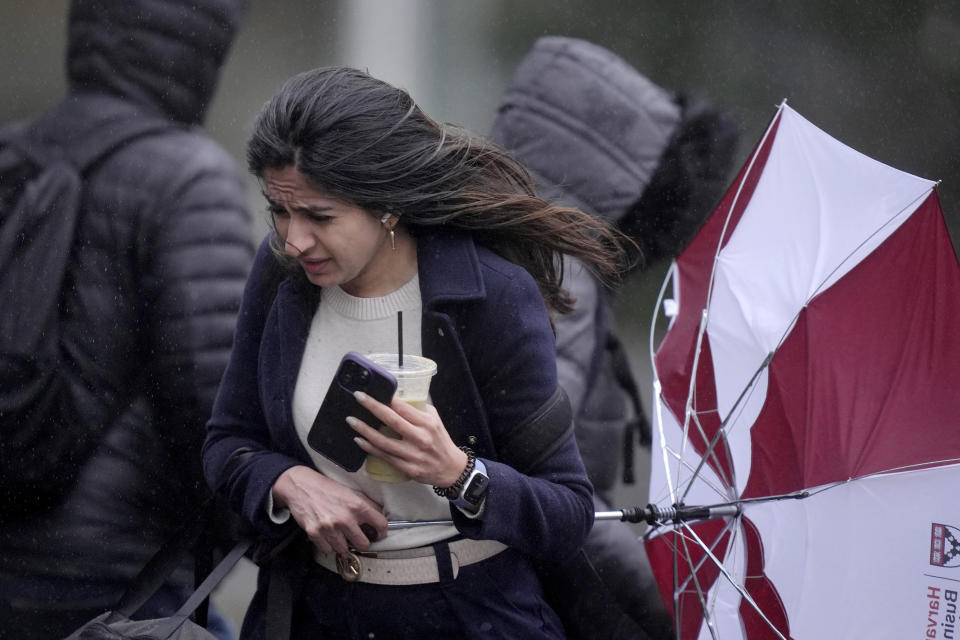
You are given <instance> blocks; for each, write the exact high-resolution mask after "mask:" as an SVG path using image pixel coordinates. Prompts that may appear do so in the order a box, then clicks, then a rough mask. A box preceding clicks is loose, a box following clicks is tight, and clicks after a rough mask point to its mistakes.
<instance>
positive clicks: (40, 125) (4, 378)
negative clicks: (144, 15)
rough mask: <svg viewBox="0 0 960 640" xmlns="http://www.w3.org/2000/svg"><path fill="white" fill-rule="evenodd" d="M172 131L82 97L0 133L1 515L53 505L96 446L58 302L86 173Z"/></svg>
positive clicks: (109, 102) (127, 108) (115, 105)
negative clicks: (78, 400)
mask: <svg viewBox="0 0 960 640" xmlns="http://www.w3.org/2000/svg"><path fill="white" fill-rule="evenodd" d="M175 126H178V125H175V124H174V123H172V122H170V121H167V120H164V119H161V118H159V117H153V116H150V117H147V116H144V115H143V114H141V113H138V112H137V111H136V109H135V107H133V106H131V105H128V104H126V103H124V102H122V101H120V100H119V99H116V98H112V97H109V96H99V95H86V96H82V97H79V98H77V99H75V100H73V101H71V102H70V103H61V104H59V105H57V106H55V107H54V108H53V109H51V110H50V111H48V112H47V113H45V114H43V115H42V116H41V117H40V118H38V119H37V120H36V121H34V122H33V123H31V124H29V125H8V126H6V127H4V128H3V129H0V299H2V300H3V309H2V311H0V512H3V513H5V514H6V515H7V516H11V515H24V514H29V513H35V512H38V511H40V510H42V509H43V508H46V507H47V506H49V505H50V504H52V503H55V502H56V501H57V500H58V499H59V497H60V496H62V495H63V494H65V492H66V491H67V489H68V488H69V487H70V486H71V485H72V483H73V480H74V478H75V477H76V474H77V473H78V472H79V469H80V467H81V466H82V464H83V462H84V461H85V460H86V459H87V457H88V456H89V454H90V453H92V451H93V449H94V448H95V446H96V445H97V442H96V439H95V438H93V437H91V436H90V435H89V434H90V433H91V432H94V433H95V430H92V429H90V428H89V425H85V424H84V423H83V416H82V415H79V414H80V413H81V412H79V411H78V410H77V408H76V406H75V402H74V399H73V398H72V397H71V394H70V389H69V388H68V385H66V384H65V383H64V381H63V380H62V379H61V378H60V376H62V367H63V362H62V361H63V356H62V353H61V352H62V351H63V347H62V345H61V344H60V339H59V338H60V330H59V324H60V314H61V309H60V307H59V305H60V300H61V293H62V291H63V288H64V286H65V285H66V283H67V281H68V279H67V278H66V274H67V272H68V265H69V264H70V257H71V254H72V247H73V243H74V234H75V231H76V228H77V221H78V219H79V218H80V213H81V212H80V209H81V201H82V197H83V178H84V175H85V174H86V173H88V172H89V171H90V170H91V169H92V168H93V167H95V166H96V165H97V164H98V163H99V162H100V161H102V160H103V159H104V158H105V157H106V156H107V155H108V154H110V153H112V152H114V151H116V150H117V149H118V148H120V147H121V146H123V145H124V144H126V143H128V142H130V141H132V140H133V139H135V138H139V137H142V136H145V135H147V134H151V133H155V132H159V131H163V130H169V129H172V128H174V127H175ZM118 411H119V409H118Z"/></svg>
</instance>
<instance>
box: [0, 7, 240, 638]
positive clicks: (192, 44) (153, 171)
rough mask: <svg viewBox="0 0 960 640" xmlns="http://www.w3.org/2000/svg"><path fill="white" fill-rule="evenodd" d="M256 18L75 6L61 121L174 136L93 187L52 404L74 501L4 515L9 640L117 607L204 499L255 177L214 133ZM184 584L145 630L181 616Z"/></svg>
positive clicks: (103, 171)
mask: <svg viewBox="0 0 960 640" xmlns="http://www.w3.org/2000/svg"><path fill="white" fill-rule="evenodd" d="M244 4H245V0H190V1H187V0H74V1H73V2H72V3H71V8H70V19H69V38H68V40H69V49H68V54H67V71H68V78H69V91H68V94H67V96H66V97H65V98H64V99H63V100H62V101H60V102H59V103H57V104H56V105H54V106H53V107H52V108H51V110H50V112H48V114H49V113H55V114H56V116H55V117H57V118H65V119H68V121H70V122H73V121H76V122H77V124H78V126H84V124H85V122H86V121H87V120H90V119H96V118H101V119H102V118H104V117H107V116H106V113H105V112H104V111H102V110H101V111H96V110H93V109H91V107H90V105H91V103H92V102H94V101H97V104H103V102H104V101H106V102H107V103H111V104H114V103H115V104H114V106H116V107H117V109H118V110H121V111H127V112H128V111H130V110H131V109H133V110H138V111H139V112H141V113H142V114H143V117H145V118H146V117H149V118H157V117H161V118H166V119H167V120H169V121H170V123H171V126H170V128H169V129H168V130H165V131H163V132H162V133H155V134H150V135H146V136H144V137H140V138H137V139H135V140H133V141H131V142H130V143H129V144H127V145H125V146H124V147H122V148H121V149H120V150H118V151H117V152H115V153H113V154H112V155H110V156H109V157H107V158H106V159H105V160H104V161H103V162H102V163H100V164H99V165H97V166H96V167H95V168H94V169H93V170H92V172H90V173H89V174H88V175H87V177H86V179H85V182H84V184H83V193H82V206H81V210H80V219H79V223H78V230H77V232H76V237H75V243H74V246H73V249H72V252H71V255H70V259H69V265H70V268H69V270H68V273H67V283H66V286H65V287H64V290H65V293H64V297H63V298H62V299H61V300H62V301H61V307H60V309H61V318H60V336H59V340H60V344H59V350H58V352H59V353H60V354H62V362H61V365H60V366H58V367H57V368H56V371H55V372H54V374H53V375H54V378H55V379H54V381H53V383H51V384H50V385H49V392H50V393H51V394H53V393H60V394H68V397H69V399H70V402H71V403H72V406H75V407H76V408H77V414H78V415H77V416H76V422H77V423H82V424H83V428H84V429H85V430H86V434H85V437H82V438H78V441H77V447H76V450H75V451H73V452H72V454H73V457H72V460H69V461H68V460H65V461H64V465H63V469H64V474H69V475H67V476H66V477H67V478H69V482H68V483H67V486H68V487H69V489H68V490H67V492H66V495H65V496H64V497H62V499H60V500H59V501H57V502H56V503H55V504H53V505H51V506H50V507H49V508H46V509H44V510H42V511H40V512H39V513H35V514H33V515H31V516H30V517H13V516H11V514H9V513H8V514H6V515H4V514H0V549H2V551H0V638H3V639H7V638H16V639H17V640H32V639H43V640H50V639H51V638H61V637H64V636H66V635H68V634H69V633H70V632H71V631H72V630H73V629H75V628H76V627H79V626H80V625H81V624H82V623H84V622H86V621H87V620H89V619H90V618H93V617H94V616H95V615H97V614H99V613H102V612H103V611H105V610H106V609H108V608H110V607H112V606H113V605H114V604H115V603H116V601H117V600H118V598H119V596H120V595H122V593H123V591H124V589H125V588H126V586H127V584H128V583H129V581H130V580H131V579H132V578H133V577H134V576H135V575H136V574H137V572H138V571H139V570H140V569H141V567H142V566H143V565H144V564H145V563H146V562H147V560H148V559H149V558H150V557H151V556H152V555H153V554H154V553H155V552H156V550H157V549H158V547H159V546H160V545H161V544H162V543H163V542H164V541H165V540H166V539H167V538H169V536H170V535H171V532H172V531H173V530H175V529H176V528H177V527H178V526H180V525H181V524H182V523H184V522H185V521H188V520H190V519H191V518H195V517H196V514H194V513H192V512H191V509H192V508H195V507H196V505H198V504H200V502H201V501H202V500H203V498H204V496H205V495H207V491H208V490H207V489H206V488H205V484H204V483H203V481H202V479H201V470H200V446H201V443H202V442H203V439H204V436H205V423H206V421H207V419H208V418H209V416H210V412H211V407H212V403H213V399H214V396H215V394H216V390H217V386H218V384H219V381H220V377H221V375H222V373H223V370H224V368H225V366H226V364H227V361H228V358H229V354H230V349H231V344H232V339H233V331H234V321H235V316H236V313H237V310H238V308H239V305H240V298H241V295H242V292H243V286H244V282H245V279H246V276H247V273H248V270H249V267H250V264H251V262H252V257H253V250H254V246H253V233H254V227H253V218H252V215H251V213H250V210H249V205H248V201H247V194H246V187H245V182H244V178H243V177H242V174H241V173H240V171H239V170H238V168H237V167H236V165H235V162H234V160H233V159H232V158H231V157H230V156H229V154H228V153H227V152H226V151H225V150H224V149H222V148H221V147H220V146H218V145H217V144H216V143H215V142H213V141H212V140H211V139H210V138H209V137H208V136H207V135H206V134H205V133H204V132H203V131H202V130H201V128H200V125H201V123H202V121H203V119H204V115H205V112H206V110H207V107H208V105H209V103H210V99H211V97H212V95H213V92H214V89H215V86H216V81H217V79H218V76H219V73H220V68H221V65H222V63H223V61H224V58H225V57H226V54H227V51H228V50H229V47H230V44H231V42H232V40H233V37H234V34H235V31H236V29H237V27H238V25H239V21H240V18H241V16H242V14H243V11H244V8H245V7H244ZM107 111H110V110H109V109H108V110H107ZM18 295H22V296H28V295H29V292H19V293H18ZM9 302H11V301H8V303H9ZM13 302H15V301H13ZM2 312H3V313H16V307H15V304H8V305H7V306H5V307H4V309H3V311H2ZM51 401H56V402H60V400H51ZM51 428H55V425H51ZM77 461H80V462H79V463H77ZM72 466H75V467H76V468H75V469H73V468H71V467H72ZM51 480H53V479H51ZM188 569H189V565H186V566H185V569H184V570H183V571H180V572H177V573H175V574H174V577H173V578H172V579H171V584H169V585H167V586H166V587H165V588H164V589H163V590H161V592H160V593H159V594H158V596H157V597H156V598H155V599H154V600H153V601H152V602H151V603H149V604H148V605H147V606H146V607H145V608H144V609H142V610H141V617H159V616H161V615H169V613H171V612H172V610H171V609H170V605H179V604H180V602H179V599H180V597H181V596H182V595H183V593H184V592H185V590H187V589H189V587H190V585H191V582H192V578H193V576H192V573H190V572H189V571H188ZM220 637H224V638H226V637H230V632H229V631H221V632H220Z"/></svg>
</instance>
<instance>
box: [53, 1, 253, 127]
mask: <svg viewBox="0 0 960 640" xmlns="http://www.w3.org/2000/svg"><path fill="white" fill-rule="evenodd" d="M245 8H246V0H73V1H72V3H71V7H70V21H69V32H68V50H67V76H68V79H69V83H70V89H71V90H72V91H95V92H107V93H112V94H114V95H118V96H121V97H124V98H127V99H130V100H132V101H133V102H136V103H137V104H140V105H143V106H145V107H148V108H150V109H154V110H159V111H161V112H163V113H164V114H166V115H167V116H168V117H170V118H172V119H174V120H176V121H178V122H182V123H185V124H200V123H202V122H203V119H204V116H205V115H206V111H207V107H208V106H209V103H210V100H211V98H212V96H213V93H214V90H215V89H216V84H217V79H218V77H219V74H220V67H221V65H222V64H223V61H224V58H225V57H226V54H227V52H228V50H229V48H230V44H231V43H232V41H233V38H234V35H235V33H236V30H237V27H238V25H239V22H240V19H241V17H242V15H243V12H244V10H245Z"/></svg>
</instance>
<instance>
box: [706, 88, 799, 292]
mask: <svg viewBox="0 0 960 640" xmlns="http://www.w3.org/2000/svg"><path fill="white" fill-rule="evenodd" d="M786 104H787V101H786V100H784V101H783V102H781V103H780V106H778V107H777V112H776V113H775V114H774V116H773V118H771V119H770V124H769V125H767V130H766V131H764V132H763V137H762V138H760V143H759V144H758V145H757V146H756V148H755V149H754V150H753V155H751V156H750V164H748V165H747V168H746V171H744V172H743V178H742V179H741V180H740V184H738V185H737V192H736V194H734V196H733V200H732V201H731V203H730V208H729V209H728V210H727V216H726V218H725V219H724V221H723V229H722V230H721V231H720V238H719V239H718V241H717V249H716V252H715V253H714V256H713V265H712V266H711V267H710V281H709V283H708V284H707V299H706V306H707V308H709V307H710V299H711V298H712V297H713V285H714V281H715V280H716V275H717V263H718V262H719V261H720V251H721V250H722V248H723V239H724V238H725V237H726V235H727V228H728V227H729V226H730V218H731V217H732V216H733V212H734V211H735V210H736V208H737V203H738V202H739V201H740V194H741V193H742V192H743V185H744V183H745V182H746V181H747V178H748V177H749V176H750V173H751V172H752V171H753V166H754V165H755V164H756V162H757V158H758V157H759V156H760V150H761V149H763V146H764V144H766V141H767V138H768V137H770V133H771V132H772V131H773V127H774V126H775V125H776V123H777V121H778V120H779V119H780V117H781V116H782V115H783V107H784V106H785V105H786Z"/></svg>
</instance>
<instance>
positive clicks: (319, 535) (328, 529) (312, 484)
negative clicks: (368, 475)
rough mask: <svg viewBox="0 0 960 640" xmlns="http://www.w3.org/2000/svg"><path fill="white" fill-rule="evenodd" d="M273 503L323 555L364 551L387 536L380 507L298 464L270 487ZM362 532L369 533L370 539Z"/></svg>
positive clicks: (384, 519)
mask: <svg viewBox="0 0 960 640" xmlns="http://www.w3.org/2000/svg"><path fill="white" fill-rule="evenodd" d="M272 492H273V499H274V502H275V503H277V504H279V505H283V506H286V507H287V508H288V509H290V514H291V515H292V516H293V519H294V520H296V521H297V524H299V525H300V528H301V529H303V530H304V531H305V532H306V534H307V537H308V538H310V541H311V542H312V543H313V545H314V546H315V547H316V548H317V549H319V550H320V551H321V552H322V553H346V552H347V551H349V549H350V548H353V549H358V550H360V551H366V550H367V549H369V548H370V542H371V541H372V540H378V539H380V538H382V537H384V536H385V535H387V519H386V517H384V515H383V513H382V512H381V506H380V505H378V504H377V503H376V502H374V501H373V500H371V499H370V498H368V497H367V496H366V495H364V494H363V493H361V492H359V491H355V490H353V489H351V488H349V487H345V486H344V485H342V484H340V483H339V482H337V481H335V480H331V479H330V478H328V477H326V476H325V475H323V474H321V473H318V472H317V471H315V470H313V469H311V468H310V467H306V466H302V465H298V466H295V467H291V468H289V469H287V470H286V471H284V472H283V473H282V474H280V477H279V478H277V481H276V482H275V483H274V484H273V489H272ZM363 529H367V530H368V531H369V532H370V534H371V535H370V537H369V538H368V537H367V534H366V533H364V531H363Z"/></svg>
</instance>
